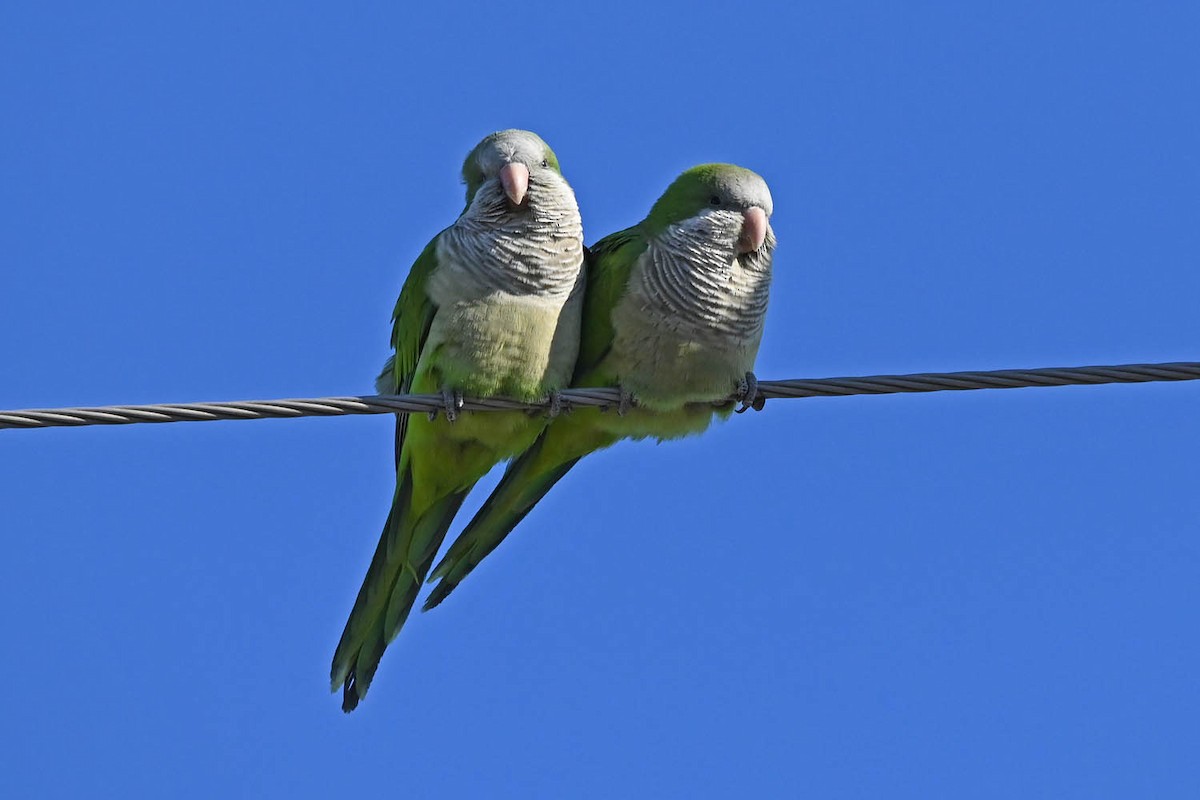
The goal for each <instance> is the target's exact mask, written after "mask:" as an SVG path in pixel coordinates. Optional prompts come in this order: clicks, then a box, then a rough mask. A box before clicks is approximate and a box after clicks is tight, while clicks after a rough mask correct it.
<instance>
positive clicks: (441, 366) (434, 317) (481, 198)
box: [330, 130, 585, 711]
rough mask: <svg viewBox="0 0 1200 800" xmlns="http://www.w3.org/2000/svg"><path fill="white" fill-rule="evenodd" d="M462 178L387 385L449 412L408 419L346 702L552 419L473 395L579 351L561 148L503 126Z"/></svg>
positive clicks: (338, 658)
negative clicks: (494, 479)
mask: <svg viewBox="0 0 1200 800" xmlns="http://www.w3.org/2000/svg"><path fill="white" fill-rule="evenodd" d="M462 177H463V182H464V183H466V186H467V205H466V209H465V210H464V211H463V212H462V215H461V216H459V218H458V219H457V220H456V221H455V222H454V224H453V225H451V226H450V227H448V228H446V229H445V230H443V231H442V232H441V233H439V234H438V235H437V236H436V237H434V239H433V241H431V242H430V243H429V245H428V246H426V247H425V249H424V251H423V252H422V253H421V255H420V256H419V257H418V258H417V261H416V263H415V264H413V266H412V269H411V270H410V271H409V274H408V278H407V280H405V282H404V287H403V289H402V290H401V292H400V299H399V300H398V301H397V303H396V310H395V314H394V317H393V318H394V322H395V325H394V329H393V333H392V346H393V348H394V349H395V353H394V355H393V356H392V357H391V358H390V359H389V360H388V363H387V364H386V365H385V367H384V371H383V374H381V375H380V376H379V380H378V381H377V384H376V386H377V389H378V391H379V392H380V393H381V394H404V393H410V392H411V393H435V394H437V393H440V394H441V395H442V397H443V398H444V400H445V409H444V413H442V414H441V415H440V416H439V415H436V414H435V415H430V416H429V417H426V416H422V415H406V414H400V415H397V423H396V426H397V427H396V493H395V495H394V497H393V500H392V509H391V513H390V514H389V515H388V518H387V522H386V523H385V525H384V529H383V535H382V536H381V538H380V540H379V546H378V547H377V548H376V550H375V555H374V557H373V558H372V560H371V565H370V568H369V569H368V571H367V575H366V578H365V579H364V580H363V584H362V588H361V589H360V590H359V593H358V598H357V600H356V601H355V603H354V609H353V610H352V611H351V612H350V618H349V620H348V621H347V622H346V628H345V631H344V632H343V633H342V638H341V641H340V642H339V643H338V646H337V651H336V653H335V654H334V657H333V668H332V671H331V676H330V677H331V680H332V685H333V690H334V691H337V690H338V689H339V688H341V689H342V709H343V710H345V711H351V710H353V709H354V708H355V707H356V706H357V705H358V702H359V700H361V699H362V698H363V696H365V695H366V693H367V689H368V687H369V686H370V684H371V679H372V678H373V677H374V675H375V670H376V668H377V667H378V665H379V659H380V657H381V656H382V655H383V651H384V649H385V648H386V647H387V645H388V643H389V642H391V641H392V639H393V638H395V636H396V634H397V633H399V631H400V628H401V627H402V626H403V625H404V622H405V620H406V619H407V617H408V614H409V611H410V610H411V609H412V605H413V602H414V600H415V599H416V597H417V593H418V592H419V590H420V588H421V586H422V584H423V583H424V581H425V576H426V574H427V573H428V571H429V567H430V565H431V564H432V563H433V559H434V556H435V555H436V554H437V551H438V548H439V547H440V546H441V543H442V540H443V538H444V537H445V535H446V530H447V528H448V527H449V525H450V522H451V520H452V519H453V518H454V515H455V513H456V512H457V511H458V509H459V506H460V505H461V504H462V502H463V499H464V498H465V497H466V495H467V493H468V492H469V491H470V490H471V487H473V486H474V485H475V483H476V482H477V481H478V480H479V479H480V478H481V477H483V475H485V474H486V473H487V472H488V470H490V469H491V468H492V467H493V466H495V465H496V464H498V463H499V462H501V461H504V460H506V459H509V458H512V457H513V456H515V455H517V454H519V453H521V452H522V451H525V450H527V449H528V448H529V447H530V446H531V445H532V444H533V442H534V441H535V440H536V439H537V436H538V434H539V433H540V432H541V431H542V429H543V428H544V427H545V425H546V422H547V418H546V416H545V415H537V414H531V413H525V412H520V411H492V412H487V413H480V414H472V413H471V412H461V411H460V409H461V406H462V398H463V396H464V395H468V396H475V397H486V396H493V395H494V396H503V397H511V398H516V399H521V400H526V401H540V400H545V399H546V397H547V396H549V395H553V394H554V393H556V392H557V391H558V390H559V389H562V388H566V387H567V386H568V385H569V382H570V378H571V374H572V369H573V367H574V365H575V361H576V356H577V354H578V350H579V339H580V317H581V312H582V303H583V289H584V283H585V278H584V249H583V226H582V222H581V220H580V217H579V207H578V205H577V204H576V201H575V195H574V193H573V192H572V190H571V187H570V186H569V185H568V184H567V182H566V180H565V179H564V178H563V176H562V173H561V171H560V169H559V165H558V159H557V158H556V157H555V155H554V152H553V151H552V150H551V149H550V148H549V146H547V144H546V143H545V142H544V141H542V140H541V138H539V137H538V136H537V135H536V134H533V133H531V132H529V131H522V130H505V131H500V132H498V133H494V134H492V135H490V136H488V137H486V138H485V139H484V140H483V141H481V142H480V143H479V144H478V145H477V146H476V147H475V149H474V150H472V151H471V152H470V154H469V155H468V156H467V158H466V161H465V162H464V163H463V168H462Z"/></svg>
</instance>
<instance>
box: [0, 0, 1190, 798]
mask: <svg viewBox="0 0 1200 800" xmlns="http://www.w3.org/2000/svg"><path fill="white" fill-rule="evenodd" d="M835 6H837V7H835ZM1051 6H1053V7H1051ZM1198 33H1200V12H1198V11H1196V10H1194V7H1192V6H1190V5H1189V4H1184V3H1179V4H1166V3H1163V4H1155V5H1153V6H1146V5H1143V4H1134V3H1077V4H1075V3H1058V4H1042V3H1021V2H1017V3H1005V4H986V5H985V4H972V5H964V4H961V3H923V4H919V5H918V4H894V3H859V4H853V5H852V6H851V5H850V4H826V3H822V4H792V3H787V4H784V3H780V4H771V3H762V4H754V5H753V6H738V5H736V4H724V5H697V4H694V3H658V4H647V5H642V4H636V5H630V6H628V7H625V8H619V7H608V8H605V9H603V10H600V9H599V7H598V8H597V9H596V10H593V11H583V10H578V9H575V10H572V9H567V8H560V7H559V6H558V4H527V5H516V4H513V5H499V4H467V5H463V4H450V3H441V4H418V5H416V6H413V7H412V8H403V9H402V8H401V5H400V4H385V3H360V4H328V5H325V6H319V5H313V4H308V5H305V4H282V3H280V4H188V5H185V4H149V3H146V4H138V3H106V4H58V5H54V6H50V5H48V4H43V5H37V4H25V6H24V7H17V6H16V4H9V5H7V6H6V7H5V8H4V10H2V11H0V74H2V75H3V76H4V78H3V80H0V116H2V118H3V120H4V123H3V125H2V126H0V274H3V276H4V280H3V288H2V290H0V408H26V407H40V406H70V405H88V404H108V403H137V402H166V401H191V400H229V399H248V398H270V397H296V396H321V395H344V394H358V393H366V392H368V391H370V388H371V381H372V379H373V377H374V375H375V373H376V370H377V368H378V366H379V364H380V363H381V361H382V359H383V358H384V357H385V355H386V352H387V343H388V335H389V323H388V318H389V315H390V312H391V309H392V305H393V302H394V300H395V296H396V293H397V292H398V290H399V287H400V284H401V282H402V280H403V278H404V275H405V272H406V270H407V268H408V265H409V264H410V263H411V262H412V260H413V258H414V257H415V256H416V254H417V253H418V252H419V251H420V249H421V248H422V247H423V246H424V244H425V243H426V242H427V241H428V240H429V238H430V237H431V236H432V235H433V234H434V233H436V232H437V231H438V230H439V229H440V228H442V227H444V226H445V225H446V224H448V223H449V222H450V221H451V220H452V219H453V218H454V216H455V215H456V214H457V213H458V211H459V210H460V209H461V198H462V187H461V185H459V183H458V181H457V173H458V168H459V165H460V164H461V161H462V158H463V156H464V154H465V153H466V152H467V150H469V149H470V147H471V146H472V145H473V144H474V143H475V142H476V141H477V140H478V139H479V138H480V137H482V136H483V135H484V134H486V133H488V132H490V131H492V130H495V129H498V128H503V127H509V126H520V127H527V128H531V129H533V130H536V131H538V132H539V133H541V134H542V135H543V136H544V137H545V138H546V139H547V140H548V141H549V142H550V143H551V144H552V145H553V146H554V148H555V149H556V151H557V153H558V155H559V157H560V159H561V161H562V164H563V168H564V172H565V174H566V176H567V177H568V179H569V180H570V181H571V182H572V184H573V186H574V187H575V189H576V191H577V193H578V196H579V198H580V203H581V206H582V209H583V215H584V224H585V228H586V231H587V238H588V241H595V240H596V239H597V238H599V237H600V236H602V235H604V234H606V233H609V232H611V231H613V230H616V229H618V228H621V227H625V226H627V225H629V224H631V223H633V222H635V221H637V220H638V219H639V218H640V217H641V216H642V215H643V214H644V213H645V211H646V209H647V208H648V207H649V205H650V203H651V202H652V201H653V199H654V198H655V197H656V196H657V195H658V194H659V193H660V192H661V190H662V189H663V188H664V187H665V186H666V184H667V183H668V182H669V181H670V180H671V178H672V177H674V175H675V174H677V173H678V172H679V171H681V170H682V169H684V168H686V167H688V166H690V165H692V164H694V163H697V162H701V161H709V160H724V161H735V162H738V163H741V164H744V165H745V166H748V167H751V168H753V169H755V170H756V171H758V172H760V173H761V174H762V175H764V176H765V177H766V179H767V180H768V181H769V183H770V185H771V188H772V191H773V193H774V197H775V216H774V219H773V225H774V228H775V231H776V234H777V236H778V239H779V248H778V251H777V255H776V279H775V284H774V288H773V293H772V300H771V309H770V315H769V320H768V325H767V333H766V337H765V341H764V344H763V348H762V351H761V354H760V358H759V363H758V373H759V375H760V376H761V377H763V378H789V377H820V376H828V375H862V374H872V373H880V372H906V371H943V370H959V369H994V368H1004V367H1036V366H1064V365H1076V364H1117V363H1129V362H1140V361H1181V360H1197V359H1200V315H1198V314H1197V313H1196V308H1197V297H1198V296H1200V270H1198V269H1197V263H1198V260H1200V226H1198V225H1197V219H1200V191H1198V189H1197V186H1198V185H1200V180H1198V179H1200V157H1198V156H1197V150H1196V143H1197V141H1200V100H1198V98H1200V48H1197V47H1196V41H1197V34H1198ZM1198 407H1200V385H1191V384H1174V385H1171V384H1158V385H1144V386H1109V387H1088V388H1068V389H1040V390H1025V391H1014V392H976V393H950V394H937V395H925V396H919V395H912V396H894V397H855V398H840V399H813V400H804V401H786V402H773V403H770V404H768V406H767V410H766V411H765V412H764V413H761V414H746V415H743V416H741V417H737V418H735V419H734V420H732V421H731V422H729V423H727V424H725V425H723V426H720V427H717V428H715V429H713V430H712V431H710V432H709V433H708V434H706V435H705V436H703V437H700V438H696V439H691V440H687V441H684V442H678V443H673V444H669V445H662V446H656V445H653V444H649V443H642V444H625V445H622V446H619V447H617V448H615V449H613V450H611V451H608V452H606V453H603V454H600V455H597V456H594V457H592V458H590V459H588V460H587V461H585V462H583V463H582V464H581V465H580V466H579V467H578V468H577V469H576V470H575V471H574V472H573V473H572V474H571V475H570V476H569V478H567V479H566V480H564V481H563V482H562V483H561V484H560V485H559V486H558V487H557V488H556V489H555V490H554V492H552V493H551V495H550V496H549V497H548V498H547V499H546V500H545V502H544V503H543V504H542V505H541V506H539V508H538V509H537V510H536V511H535V512H534V513H533V514H531V515H530V517H529V518H528V519H527V520H526V521H525V523H524V524H523V525H522V526H521V527H520V528H519V529H518V532H517V533H516V534H515V535H514V536H513V537H512V538H511V539H509V541H507V542H506V543H505V544H504V546H503V547H502V548H501V549H499V550H498V551H497V552H496V553H495V554H493V555H492V556H491V557H490V558H489V559H488V561H487V562H486V564H485V565H484V566H483V567H481V568H480V569H479V570H478V571H477V572H476V573H475V574H474V575H473V576H472V577H471V579H470V580H469V581H468V582H466V583H465V584H464V585H463V587H462V588H461V589H460V590H459V591H458V592H457V593H456V594H455V595H454V597H452V598H451V599H450V600H449V601H448V602H447V603H446V604H445V605H443V606H442V607H440V608H438V609H437V610H436V611H435V612H432V613H429V614H425V615H418V616H416V617H414V619H413V620H412V621H411V622H410V624H409V626H408V627H407V628H406V629H405V631H404V632H403V634H402V636H401V638H400V639H399V640H397V642H396V643H395V644H393V646H392V648H391V649H390V650H389V652H388V654H387V656H386V657H385V659H384V661H383V665H382V667H381V670H380V672H379V674H378V676H377V678H376V682H375V684H374V685H373V687H372V691H371V694H370V696H369V698H368V699H367V700H366V702H365V703H364V704H363V706H362V707H361V708H360V710H359V711H357V712H355V714H353V715H350V716H349V717H347V716H344V715H343V714H342V713H341V711H340V710H339V705H338V698H337V697H335V696H332V695H330V694H328V692H327V688H326V680H327V678H326V676H327V674H328V664H329V659H330V656H331V655H332V651H333V647H334V645H335V644H336V642H337V639H338V636H339V634H340V632H341V628H342V624H343V622H344V619H345V615H346V614H347V613H348V611H349V608H350V605H351V603H352V602H353V599H354V594H355V592H356V591H357V589H358V585H359V582H360V580H361V577H362V574H363V572H364V570H365V567H366V564H367V562H368V560H369V558H370V555H371V552H372V550H373V549H374V546H375V542H376V540H377V535H378V531H379V527H380V525H381V523H382V521H383V518H384V516H385V515H386V512H387V505H388V503H389V501H390V497H391V491H392V481H393V476H392V474H391V458H392V454H391V446H392V445H391V425H392V423H391V421H390V420H389V419H387V418H384V417H357V418H343V419H306V420H294V421H263V422H255V423H249V422H239V423H233V422H228V423H212V424H193V425H167V426H152V425H141V426H131V427H118V428H88V429H73V430H72V429H58V430H44V431H5V432H0V509H3V513H2V515H0V518H2V519H3V525H2V527H0V530H2V531H3V534H4V539H3V548H4V557H3V558H2V559H0V628H2V629H3V631H4V635H5V641H6V643H7V644H6V653H7V656H6V657H5V658H3V659H2V666H0V685H2V686H3V687H4V688H3V689H0V702H2V707H3V710H4V712H5V713H4V715H3V721H0V740H2V741H0V762H2V763H0V767H2V768H0V774H2V775H3V776H4V777H3V779H2V780H3V783H4V784H6V785H7V787H8V789H9V790H13V791H15V794H13V795H12V796H18V795H20V796H39V797H77V796H81V795H83V796H86V795H89V794H90V795H95V794H113V795H121V796H150V795H153V796H171V797H193V796H194V797H212V796H235V797H236V796H246V797H250V796H253V797H277V796H279V797H291V798H295V797H309V796H322V797H329V796H332V795H358V796H386V795H388V794H397V793H402V794H405V795H406V796H413V797H426V796H434V795H437V796H442V797H470V796H475V797H480V796H486V797H514V798H515V797H519V798H530V797H581V798H582V797H628V796H655V797H672V796H689V797H729V796H739V795H744V794H755V795H763V796H797V795H807V796H817V797H831V798H876V797H955V796H963V797H975V798H984V797H996V798H1009V797H1014V796H1020V797H1055V798H1063V797H1081V798H1082V797H1087V798H1100V797H1142V796H1155V797H1193V796H1195V791H1196V787H1197V784H1198V783H1200V766H1198V762H1197V759H1196V752H1197V750H1198V748H1200V723H1198V722H1197V720H1198V719H1200V697H1198V692H1197V686H1196V675H1197V673H1200V645H1198V643H1197V635H1196V633H1195V631H1196V609H1197V606H1198V603H1200V589H1198V588H1197V587H1198V586H1200V582H1198V581H1197V574H1198V572H1200V540H1198V537H1197V527H1198V525H1197V523H1198V522H1200V493H1198V492H1197V491H1196V488H1197V472H1198V467H1200V450H1198V449H1197V447H1196V443H1197V441H1198V438H1200V415H1198V414H1197V408H1198ZM469 510H470V508H468V511H469ZM463 519H464V520H465V519H466V516H465V515H464V517H463Z"/></svg>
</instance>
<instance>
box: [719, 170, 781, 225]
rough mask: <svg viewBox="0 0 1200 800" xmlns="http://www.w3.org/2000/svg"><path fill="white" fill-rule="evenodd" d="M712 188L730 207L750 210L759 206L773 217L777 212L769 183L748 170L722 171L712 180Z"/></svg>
mask: <svg viewBox="0 0 1200 800" xmlns="http://www.w3.org/2000/svg"><path fill="white" fill-rule="evenodd" d="M710 180H711V181H712V183H711V186H712V188H713V189H714V190H716V192H717V193H718V194H720V195H721V199H722V200H724V201H725V202H726V203H727V204H729V205H734V206H741V207H744V208H749V207H750V206H758V207H759V208H761V209H762V210H763V211H765V212H767V216H768V217H769V216H771V214H772V213H774V211H775V207H774V203H773V202H772V200H771V190H770V189H768V188H767V182H766V181H764V180H763V179H762V177H761V176H759V175H758V174H757V173H754V172H751V171H750V170H748V169H736V170H734V169H730V170H722V171H721V172H719V173H717V174H715V175H713V176H712V177H711V179H710Z"/></svg>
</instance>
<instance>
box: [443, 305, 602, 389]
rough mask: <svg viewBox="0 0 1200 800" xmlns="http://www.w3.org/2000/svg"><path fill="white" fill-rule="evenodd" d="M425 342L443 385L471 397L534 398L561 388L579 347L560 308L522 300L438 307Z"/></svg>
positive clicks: (574, 325)
mask: <svg viewBox="0 0 1200 800" xmlns="http://www.w3.org/2000/svg"><path fill="white" fill-rule="evenodd" d="M429 341H430V342H436V343H437V345H436V351H437V354H436V362H435V363H436V368H435V369H433V370H431V372H437V373H440V374H439V375H438V378H439V380H440V381H441V382H442V384H443V385H446V386H451V387H454V388H457V389H459V390H461V391H462V392H464V393H466V394H471V395H480V396H485V395H503V396H510V397H515V398H528V399H532V398H537V397H541V396H543V395H544V394H545V393H546V392H547V391H548V390H549V389H552V388H554V389H557V388H564V387H565V386H566V385H567V382H568V381H569V380H570V377H571V370H572V368H573V366H574V361H575V356H576V354H577V352H578V347H579V321H578V318H571V315H564V314H562V306H561V304H554V305H546V304H545V303H544V301H539V302H529V301H524V300H522V299H519V298H518V299H514V298H504V299H503V301H500V300H490V299H485V300H476V301H471V302H469V303H468V302H459V303H452V304H449V305H447V306H443V307H442V308H440V309H439V310H438V313H437V315H436V316H435V317H434V321H433V326H432V328H431V330H430V334H429Z"/></svg>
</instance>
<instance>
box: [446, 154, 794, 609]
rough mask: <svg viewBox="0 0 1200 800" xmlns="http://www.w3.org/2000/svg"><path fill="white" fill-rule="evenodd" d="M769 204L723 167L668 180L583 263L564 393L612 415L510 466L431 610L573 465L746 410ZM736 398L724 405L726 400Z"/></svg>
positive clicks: (764, 278) (555, 437) (769, 236)
mask: <svg viewBox="0 0 1200 800" xmlns="http://www.w3.org/2000/svg"><path fill="white" fill-rule="evenodd" d="M772 210H773V209H772V203H771V193H770V190H769V189H768V188H767V184H766V182H765V181H764V180H763V179H762V178H761V177H759V176H758V175H757V174H755V173H753V172H751V171H750V170H748V169H743V168H742V167H737V166H734V165H732V164H704V165H701V166H698V167H693V168H692V169H689V170H687V171H686V172H684V173H683V174H682V175H680V176H679V177H678V178H677V179H676V180H675V181H674V183H672V184H671V185H670V187H669V188H668V189H667V191H666V192H665V193H664V194H663V195H662V197H661V198H659V200H658V202H656V203H655V204H654V206H653V208H651V209H650V213H649V215H648V216H647V217H646V218H645V219H644V220H642V222H640V223H638V224H637V225H635V226H633V227H632V228H628V229H626V230H623V231H620V232H619V233H614V234H612V235H611V236H608V237H606V238H604V239H601V240H600V241H599V242H598V243H597V244H596V245H595V246H594V247H593V248H592V249H591V251H590V256H589V259H588V267H587V282H588V286H587V293H586V296H585V299H584V310H583V338H582V341H581V342H580V350H579V362H578V364H576V367H575V377H574V380H573V382H572V385H573V386H576V387H599V386H607V387H619V388H620V390H621V403H620V406H619V408H618V413H616V414H612V413H602V412H601V411H600V410H599V409H596V408H581V409H578V410H575V411H573V412H571V413H570V414H567V415H565V416H562V417H559V418H558V419H556V420H555V421H554V422H552V423H551V424H550V425H549V427H547V428H546V429H545V431H544V432H543V433H542V434H541V435H540V436H539V437H538V439H537V441H536V442H535V443H534V444H533V446H532V447H530V448H529V449H528V450H526V451H525V452H524V453H522V454H521V456H520V457H519V458H517V459H515V460H514V461H513V462H512V463H511V464H510V465H509V466H508V469H507V471H506V472H505V473H504V476H503V477H502V478H501V480H500V483H499V484H498V485H497V487H496V489H495V490H494V491H493V492H492V494H491V496H490V497H489V498H488V499H487V501H486V503H485V504H484V505H483V507H482V508H481V509H480V510H479V513H477V514H476V515H475V518H474V519H472V520H471V522H470V523H469V524H468V525H467V527H466V528H465V529H464V530H463V532H462V534H461V535H460V536H459V537H458V539H457V540H456V541H455V542H454V544H453V545H452V546H451V547H450V549H449V551H448V552H447V554H446V556H445V557H444V558H443V559H442V561H441V563H439V564H438V566H437V568H436V569H435V570H434V571H433V574H432V576H431V577H430V580H431V581H433V580H439V579H440V582H439V583H438V584H437V586H435V587H434V589H433V591H432V592H431V593H430V595H429V597H428V599H427V600H426V602H425V610H429V609H431V608H433V607H434V606H436V605H437V604H438V603H440V602H442V601H443V600H444V599H445V598H446V597H447V596H448V595H449V594H450V592H452V591H454V588H455V587H456V586H458V584H459V583H460V582H461V581H462V580H463V578H465V577H466V576H467V575H468V574H469V573H470V572H471V570H473V569H474V568H475V567H476V565H478V564H479V562H480V561H482V560H483V558H484V557H485V556H487V554H488V553H490V552H491V551H492V550H494V549H495V548H496V546H497V545H499V544H500V542H501V541H503V540H504V537H505V536H507V535H508V534H509V532H510V531H511V530H512V529H513V528H514V527H515V526H516V525H517V524H518V523H519V522H520V521H521V520H522V519H523V518H524V516H525V515H526V514H528V513H529V511H530V509H532V508H533V506H534V505H535V504H536V503H537V502H538V501H539V500H541V499H542V497H544V496H545V495H546V492H548V491H550V488H551V487H552V486H554V484H555V483H556V482H557V481H558V480H559V479H560V478H562V476H563V475H565V474H566V473H567V471H568V470H570V469H571V467H573V466H574V465H575V463H576V462H578V461H579V459H580V458H582V457H583V456H585V455H587V454H588V453H591V452H593V451H595V450H599V449H601V448H604V447H608V446H609V445H611V444H613V443H615V442H617V441H618V440H620V439H644V438H647V437H653V438H656V439H658V440H659V441H663V440H666V439H677V438H681V437H684V436H689V435H691V434H696V433H700V432H702V431H703V430H705V429H706V428H707V427H708V426H709V425H710V424H711V422H712V420H713V417H714V416H717V417H721V418H722V419H724V418H726V417H728V416H729V414H730V412H731V411H732V410H733V406H734V404H735V402H736V400H741V401H742V403H743V406H742V408H741V409H739V410H745V408H746V407H747V406H748V405H752V406H753V407H755V408H761V407H762V405H761V402H756V401H755V398H756V396H757V392H758V381H757V380H756V379H755V377H754V373H753V367H754V358H755V356H756V354H757V353H758V346H759V342H760V341H761V339H762V332H763V320H764V316H765V314H766V310H767V296H768V292H769V290H770V284H771V256H772V253H773V252H774V249H775V236H774V233H773V232H772V231H771V227H770V217H771V213H772ZM731 398H735V399H731Z"/></svg>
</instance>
